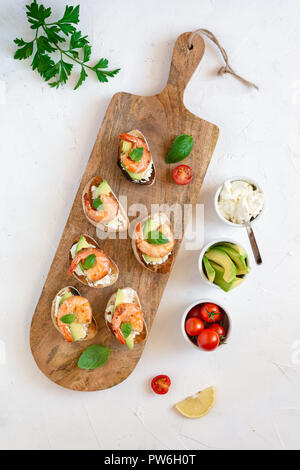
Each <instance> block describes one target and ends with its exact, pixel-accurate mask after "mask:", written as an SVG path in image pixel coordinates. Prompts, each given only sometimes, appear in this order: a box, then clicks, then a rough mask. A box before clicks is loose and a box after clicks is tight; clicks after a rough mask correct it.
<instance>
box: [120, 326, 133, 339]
mask: <svg viewBox="0 0 300 470" xmlns="http://www.w3.org/2000/svg"><path fill="white" fill-rule="evenodd" d="M121 331H122V334H123V336H124V338H125V339H126V338H128V336H129V335H130V333H131V332H132V325H131V323H129V322H127V323H122V325H121Z"/></svg>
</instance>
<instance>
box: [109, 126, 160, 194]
mask: <svg viewBox="0 0 300 470" xmlns="http://www.w3.org/2000/svg"><path fill="white" fill-rule="evenodd" d="M118 164H119V167H120V168H121V170H122V172H123V174H124V175H125V176H126V178H127V179H129V181H131V182H132V183H136V184H144V185H148V186H150V185H151V184H153V183H154V181H155V166H154V163H153V160H152V155H151V152H150V148H149V145H148V143H147V141H146V138H145V136H144V135H143V134H142V133H141V132H140V131H138V130H137V129H135V130H133V131H130V132H128V133H123V134H120V144H119V159H118Z"/></svg>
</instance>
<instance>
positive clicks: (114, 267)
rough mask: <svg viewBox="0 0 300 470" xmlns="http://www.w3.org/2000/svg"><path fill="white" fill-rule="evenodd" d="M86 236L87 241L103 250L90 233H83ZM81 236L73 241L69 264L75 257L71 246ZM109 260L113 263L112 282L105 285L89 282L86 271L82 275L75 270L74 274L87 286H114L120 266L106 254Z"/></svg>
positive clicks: (101, 287) (110, 275) (96, 287)
mask: <svg viewBox="0 0 300 470" xmlns="http://www.w3.org/2000/svg"><path fill="white" fill-rule="evenodd" d="M83 236H84V238H85V239H86V241H87V242H88V244H89V245H92V246H94V247H95V248H99V250H101V248H100V246H99V245H98V243H97V242H96V240H94V239H93V238H92V237H90V236H89V235H83ZM79 238H80V237H77V238H76V239H75V240H74V242H73V243H72V246H71V247H70V250H69V265H71V263H72V261H73V257H72V253H71V248H72V247H73V246H74V245H76V244H77V243H78V241H79ZM105 254H106V253H105ZM106 256H107V257H108V258H109V260H110V264H111V272H110V274H109V277H110V282H109V283H105V284H104V285H103V284H98V285H94V284H93V283H91V282H89V281H88V279H87V277H86V276H85V274H84V273H82V275H79V274H77V273H76V272H75V271H74V272H73V276H74V277H75V279H77V280H78V281H80V282H82V284H84V285H85V286H89V287H93V288H94V289H103V288H104V287H110V286H112V285H113V284H114V283H115V282H116V281H117V279H118V277H119V268H118V266H117V265H116V263H115V262H114V261H113V260H112V259H111V258H110V257H109V256H108V255H106Z"/></svg>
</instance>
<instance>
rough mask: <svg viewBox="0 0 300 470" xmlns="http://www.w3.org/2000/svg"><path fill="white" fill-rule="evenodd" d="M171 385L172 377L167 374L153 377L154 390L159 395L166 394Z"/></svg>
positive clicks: (152, 385)
mask: <svg viewBox="0 0 300 470" xmlns="http://www.w3.org/2000/svg"><path fill="white" fill-rule="evenodd" d="M170 386H171V379H170V378H169V377H168V376H167V375H157V376H156V377H154V379H152V382H151V387H152V390H153V391H154V392H155V393H157V394H158V395H165V393H168V391H169V388H170Z"/></svg>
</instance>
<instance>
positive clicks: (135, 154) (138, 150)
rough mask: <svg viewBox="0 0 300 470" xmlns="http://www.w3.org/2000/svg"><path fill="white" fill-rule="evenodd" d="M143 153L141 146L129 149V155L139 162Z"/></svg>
mask: <svg viewBox="0 0 300 470" xmlns="http://www.w3.org/2000/svg"><path fill="white" fill-rule="evenodd" d="M143 153H144V149H143V147H137V148H136V149H133V150H131V152H129V157H130V158H131V160H133V161H134V162H139V161H140V160H141V159H142V156H143Z"/></svg>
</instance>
